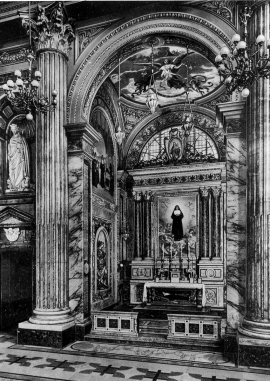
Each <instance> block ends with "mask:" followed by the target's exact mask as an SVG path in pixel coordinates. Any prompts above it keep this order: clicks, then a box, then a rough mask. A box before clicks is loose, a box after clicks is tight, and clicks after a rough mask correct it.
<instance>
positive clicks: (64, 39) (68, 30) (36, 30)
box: [19, 1, 75, 57]
mask: <svg viewBox="0 0 270 381" xmlns="http://www.w3.org/2000/svg"><path fill="white" fill-rule="evenodd" d="M19 16H20V18H21V19H22V25H23V27H24V28H25V29H27V30H28V34H29V25H30V27H31V34H32V38H33V42H34V45H35V48H36V51H37V53H38V52H39V51H41V50H51V49H53V50H58V51H60V52H62V53H63V54H65V56H66V57H67V55H68V52H69V50H70V49H71V43H72V42H73V40H74V39H75V34H74V31H73V27H74V20H73V19H71V18H68V17H67V13H66V11H65V8H64V3H63V2H62V1H58V2H56V3H54V4H52V5H50V6H47V7H42V6H41V5H39V4H38V6H37V8H36V15H35V16H36V17H35V20H33V19H29V14H28V13H27V12H19Z"/></svg>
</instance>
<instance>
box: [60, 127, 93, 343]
mask: <svg viewBox="0 0 270 381" xmlns="http://www.w3.org/2000/svg"><path fill="white" fill-rule="evenodd" d="M65 129H66V133H67V139H68V192H69V194H68V196H69V198H68V199H69V306H70V308H71V314H72V316H74V318H75V323H76V340H84V335H85V333H87V332H88V331H89V330H90V313H91V311H90V307H91V306H90V291H91V279H90V264H91V263H92V262H91V255H92V253H91V221H92V213H91V209H92V208H91V200H92V154H93V147H94V146H95V144H96V143H97V142H98V140H99V139H100V134H99V133H97V132H96V131H95V130H94V128H93V127H92V126H90V125H89V124H87V123H79V124H76V125H74V124H69V125H66V126H65Z"/></svg>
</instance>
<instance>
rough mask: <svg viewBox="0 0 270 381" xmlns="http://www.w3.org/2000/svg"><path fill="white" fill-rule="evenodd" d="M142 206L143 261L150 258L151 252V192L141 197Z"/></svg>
mask: <svg viewBox="0 0 270 381" xmlns="http://www.w3.org/2000/svg"><path fill="white" fill-rule="evenodd" d="M143 205H144V254H145V259H149V258H151V257H152V252H151V251H152V250H151V247H152V246H151V242H152V237H151V230H152V224H151V210H152V192H151V191H146V192H145V193H144V195H143Z"/></svg>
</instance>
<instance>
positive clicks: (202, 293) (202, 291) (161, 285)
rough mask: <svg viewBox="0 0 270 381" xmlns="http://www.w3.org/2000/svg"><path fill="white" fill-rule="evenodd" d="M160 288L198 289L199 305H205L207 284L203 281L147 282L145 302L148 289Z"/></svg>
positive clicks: (144, 294) (144, 293) (144, 288)
mask: <svg viewBox="0 0 270 381" xmlns="http://www.w3.org/2000/svg"><path fill="white" fill-rule="evenodd" d="M148 288H160V289H173V288H175V289H179V290H197V291H198V292H197V307H199V308H201V307H204V306H205V303H206V297H205V285H204V284H203V283H181V282H179V283H171V282H166V283H164V282H162V283H159V282H146V283H145V284H144V287H143V302H147V289H148Z"/></svg>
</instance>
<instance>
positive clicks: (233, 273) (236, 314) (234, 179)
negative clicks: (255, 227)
mask: <svg viewBox="0 0 270 381" xmlns="http://www.w3.org/2000/svg"><path fill="white" fill-rule="evenodd" d="M246 239H247V237H246V143H245V140H244V138H241V137H240V136H239V137H237V136H233V135H232V137H230V134H229V135H228V136H227V324H228V327H230V328H232V329H237V327H238V325H239V324H240V322H241V319H242V317H243V315H244V313H245V266H246Z"/></svg>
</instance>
